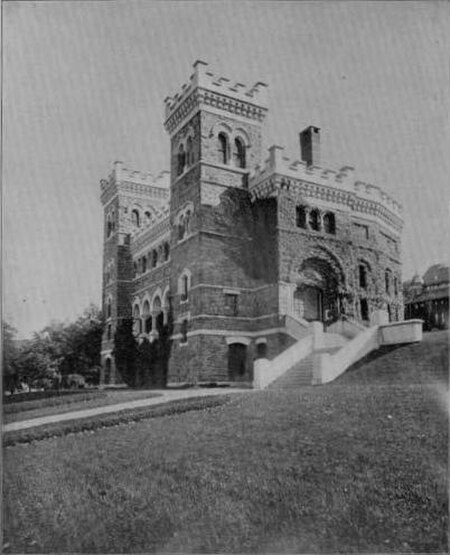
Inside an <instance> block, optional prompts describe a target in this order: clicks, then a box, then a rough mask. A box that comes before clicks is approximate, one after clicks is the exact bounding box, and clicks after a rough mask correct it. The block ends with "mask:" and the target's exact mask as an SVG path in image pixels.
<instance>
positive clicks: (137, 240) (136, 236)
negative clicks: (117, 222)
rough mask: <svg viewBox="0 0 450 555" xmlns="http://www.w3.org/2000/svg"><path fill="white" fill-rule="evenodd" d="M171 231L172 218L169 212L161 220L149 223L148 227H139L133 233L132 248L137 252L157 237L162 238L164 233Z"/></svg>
mask: <svg viewBox="0 0 450 555" xmlns="http://www.w3.org/2000/svg"><path fill="white" fill-rule="evenodd" d="M169 232H170V218H169V215H168V214H165V215H163V216H162V218H161V219H160V220H159V221H156V222H154V223H152V224H148V225H147V226H146V227H142V228H139V229H138V230H137V231H136V232H135V233H133V234H132V243H131V244H132V246H133V248H132V250H133V252H137V251H138V250H139V249H141V248H143V247H144V245H147V244H149V243H151V242H153V241H156V240H157V239H161V238H162V237H163V236H164V235H167V234H168V233H169Z"/></svg>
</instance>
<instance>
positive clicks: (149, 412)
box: [3, 395, 229, 447]
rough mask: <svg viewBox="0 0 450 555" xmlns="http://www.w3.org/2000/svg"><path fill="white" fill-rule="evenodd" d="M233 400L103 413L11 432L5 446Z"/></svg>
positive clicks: (191, 400) (179, 402)
mask: <svg viewBox="0 0 450 555" xmlns="http://www.w3.org/2000/svg"><path fill="white" fill-rule="evenodd" d="M228 400H229V397H228V396H227V395H220V396H219V395H218V396H215V397H209V398H208V397H190V398H188V399H178V400H174V401H169V402H165V403H163V404H161V405H154V406H149V407H140V408H134V409H125V410H121V411H118V412H112V413H106V414H99V415H96V416H90V417H88V418H79V419H75V420H66V421H63V422H54V423H49V424H45V425H41V426H36V427H32V428H26V429H23V430H16V431H10V432H7V433H5V434H4V436H3V446H4V447H10V446H12V445H17V444H18V443H31V442H34V441H38V440H42V439H48V438H56V437H59V436H64V435H68V434H76V433H84V432H93V431H95V430H98V429H100V428H110V427H112V426H119V425H122V424H130V423H132V424H134V423H136V422H139V421H141V420H144V419H148V418H157V417H161V416H168V415H172V414H183V413H185V412H190V411H192V410H203V409H207V408H211V407H216V406H219V405H222V404H224V403H226V402H227V401H228Z"/></svg>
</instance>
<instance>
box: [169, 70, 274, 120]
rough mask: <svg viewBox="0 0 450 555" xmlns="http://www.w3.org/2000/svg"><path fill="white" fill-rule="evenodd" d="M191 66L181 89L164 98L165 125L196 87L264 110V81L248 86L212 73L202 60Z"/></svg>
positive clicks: (265, 100) (265, 96) (265, 92)
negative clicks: (188, 76)
mask: <svg viewBox="0 0 450 555" xmlns="http://www.w3.org/2000/svg"><path fill="white" fill-rule="evenodd" d="M193 67H194V73H193V74H192V75H191V76H190V79H189V82H188V83H185V84H184V85H183V86H182V88H181V91H180V92H178V93H177V94H175V95H174V96H172V97H170V96H168V97H166V98H165V99H164V104H165V116H166V126H167V121H168V120H169V119H170V118H171V116H172V115H173V114H174V113H175V112H176V111H177V109H178V108H179V107H180V106H181V105H182V104H183V103H184V101H185V100H186V99H187V98H188V97H189V96H190V95H191V94H192V93H193V92H194V91H195V90H198V89H202V90H203V91H204V92H209V93H216V94H219V95H221V96H226V97H230V98H231V99H233V100H237V101H240V102H245V103H246V104H250V105H253V106H254V107H257V108H259V109H263V110H265V111H266V110H267V108H268V97H267V85H266V83H263V82H261V81H259V82H257V83H255V84H254V85H253V86H252V87H248V86H246V85H244V84H243V83H237V82H233V81H231V80H230V79H229V78H227V77H223V76H221V75H215V74H214V73H212V72H211V71H210V70H209V69H208V64H207V63H206V62H203V61H202V60H197V61H196V62H195V63H194V64H193ZM211 104H212V105H215V106H216V107H218V106H217V103H216V102H211ZM219 107H221V106H220V105H219Z"/></svg>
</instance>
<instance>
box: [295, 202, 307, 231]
mask: <svg viewBox="0 0 450 555" xmlns="http://www.w3.org/2000/svg"><path fill="white" fill-rule="evenodd" d="M295 212H296V213H295V216H296V224H297V227H303V228H306V208H305V207H304V206H297V207H296V210H295Z"/></svg>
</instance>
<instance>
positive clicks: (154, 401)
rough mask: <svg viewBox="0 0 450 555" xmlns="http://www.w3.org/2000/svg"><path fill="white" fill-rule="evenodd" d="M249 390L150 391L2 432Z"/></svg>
mask: <svg viewBox="0 0 450 555" xmlns="http://www.w3.org/2000/svg"><path fill="white" fill-rule="evenodd" d="M250 391H252V390H251V389H235V388H218V389H178V390H173V391H170V390H167V389H161V390H152V393H156V394H158V397H150V398H149V399H138V400H136V401H127V402H126V403H118V404H116V405H107V406H104V407H97V408H94V409H85V410H76V411H72V412H64V413H62V414H51V415H49V416H41V417H40V418H33V419H31V420H20V421H19V422H11V423H10V424H5V425H4V426H2V430H3V432H12V431H17V430H25V429H27V428H34V427H36V426H43V425H44V424H52V423H54V422H64V421H66V420H78V419H81V418H89V417H90V416H97V415H99V414H108V413H111V412H118V411H121V410H129V409H137V408H141V407H150V406H152V405H161V404H163V403H168V402H169V401H177V400H179V399H189V398H192V397H209V396H213V395H228V394H230V393H248V392H250Z"/></svg>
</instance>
